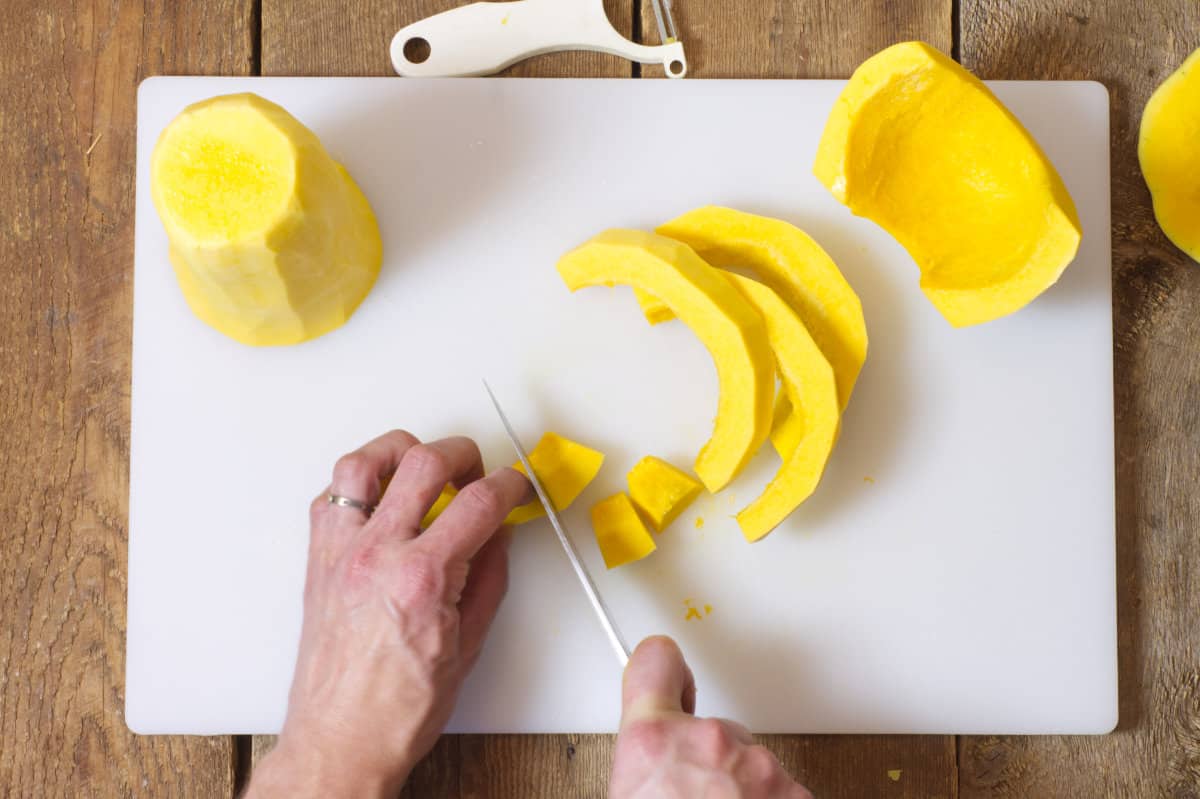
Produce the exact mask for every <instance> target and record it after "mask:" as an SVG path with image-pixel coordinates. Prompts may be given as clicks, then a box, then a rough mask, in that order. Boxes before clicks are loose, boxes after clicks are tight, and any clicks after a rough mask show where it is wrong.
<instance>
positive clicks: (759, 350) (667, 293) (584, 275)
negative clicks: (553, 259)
mask: <svg viewBox="0 0 1200 799" xmlns="http://www.w3.org/2000/svg"><path fill="white" fill-rule="evenodd" d="M558 271H559V274H560V275H561V276H562V278H563V281H564V282H565V283H566V284H567V288H569V289H571V290H572V291H575V290H577V289H580V288H584V287H586V286H596V285H609V286H611V285H615V284H627V285H631V286H633V287H634V288H639V289H642V290H643V291H645V292H647V293H649V294H651V295H653V296H655V297H658V298H659V299H661V300H662V301H663V302H664V303H666V305H667V307H669V308H670V309H671V312H672V313H673V314H675V316H677V317H679V319H680V320H681V321H682V322H683V323H684V324H686V325H687V326H688V327H689V328H690V329H691V330H692V331H693V332H694V333H695V334H696V336H697V337H698V338H699V339H700V340H701V341H702V342H703V343H704V346H705V347H707V348H708V351H709V353H710V354H711V355H712V358H713V361H714V363H715V364H716V369H717V379H718V382H719V384H720V396H719V400H718V406H717V416H716V421H715V423H714V425H713V433H712V438H710V439H709V441H708V443H707V444H705V445H704V448H703V449H701V450H700V454H699V455H698V456H697V458H696V463H695V467H694V468H695V471H696V474H697V475H698V476H699V477H700V480H701V481H702V482H703V483H704V485H705V487H707V488H708V490H709V491H712V492H714V493H715V492H716V491H719V490H720V489H722V488H724V487H725V486H726V485H727V484H728V483H729V482H730V481H731V480H733V478H734V477H735V476H737V474H738V473H739V472H740V471H741V470H742V468H743V467H744V466H745V465H746V463H747V462H749V460H750V458H751V457H753V456H754V453H755V451H757V449H758V447H759V445H761V444H762V443H763V441H765V440H766V437H767V435H768V433H769V432H770V429H771V401H772V398H773V397H774V394H775V367H774V362H773V359H772V356H771V347H770V344H769V343H768V341H767V330H766V327H765V326H764V323H763V320H762V318H761V317H760V316H759V314H758V312H757V311H755V310H754V308H753V307H752V306H751V305H750V303H748V302H747V301H746V299H745V298H744V297H743V296H742V295H741V293H740V292H739V291H738V290H737V289H736V288H734V286H733V284H732V283H730V282H729V281H728V280H727V279H726V278H725V276H724V274H723V273H722V272H721V271H719V270H717V269H714V268H713V267H711V266H709V265H708V264H707V263H705V262H704V260H702V259H701V258H700V257H699V256H698V255H696V253H695V252H693V251H692V249H691V248H690V247H688V246H687V245H686V244H683V243H681V242H678V241H675V240H674V239H669V238H666V237H665V236H659V235H656V234H654V233H646V232H644V231H640V230H609V231H606V232H604V233H601V234H600V235H598V236H596V237H595V238H593V239H591V240H590V241H588V242H586V243H585V244H583V245H582V246H580V247H578V248H577V249H575V250H572V251H571V252H569V253H567V254H566V255H564V256H563V257H562V259H560V260H559V262H558Z"/></svg>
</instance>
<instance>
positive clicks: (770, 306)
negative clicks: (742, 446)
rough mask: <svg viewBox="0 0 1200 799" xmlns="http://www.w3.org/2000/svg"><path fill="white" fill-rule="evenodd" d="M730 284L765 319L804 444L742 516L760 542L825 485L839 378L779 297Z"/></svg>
mask: <svg viewBox="0 0 1200 799" xmlns="http://www.w3.org/2000/svg"><path fill="white" fill-rule="evenodd" d="M729 279H730V281H731V282H732V283H733V284H734V285H735V286H737V287H738V289H739V290H740V291H741V292H742V293H743V294H744V295H745V297H746V299H748V300H749V301H750V303H751V304H752V305H754V307H755V308H757V309H758V311H759V313H760V314H762V318H763V320H764V321H765V322H766V325H767V337H768V339H769V340H770V342H771V349H772V350H773V351H774V353H775V362H776V365H777V367H778V369H779V377H780V379H781V380H782V382H783V387H784V390H785V391H786V392H787V395H788V399H789V400H790V402H791V406H792V416H795V417H799V418H800V419H801V420H802V421H801V422H800V425H801V429H802V434H801V436H800V440H799V443H798V444H796V446H795V448H794V449H793V450H792V451H791V452H790V453H788V455H787V457H785V458H784V460H783V465H782V466H781V467H779V471H778V472H777V473H776V474H775V477H774V479H772V480H771V482H770V483H768V484H767V487H766V489H765V490H764V491H763V493H762V494H761V495H760V496H759V498H758V499H756V500H754V502H752V503H750V504H749V505H747V506H746V507H745V508H743V509H742V510H741V512H739V513H738V515H737V521H738V526H739V527H741V528H742V535H744V536H745V537H746V540H747V541H757V540H759V539H760V538H762V537H763V536H765V535H766V534H767V533H769V532H771V530H773V529H774V528H775V527H776V526H777V525H778V524H779V523H780V522H782V521H783V520H784V519H785V518H786V517H787V515H788V514H789V513H791V512H792V511H794V510H795V509H796V508H797V507H798V506H799V505H800V503H801V502H803V501H804V500H806V499H808V497H809V496H810V495H811V494H812V492H813V491H814V490H815V489H816V487H817V483H818V482H820V480H821V475H822V474H823V473H824V471H825V463H826V461H827V460H828V459H829V453H830V452H832V450H833V445H834V442H835V441H836V440H837V432H838V422H839V419H840V411H839V408H838V395H837V379H836V377H835V375H834V372H833V367H832V366H830V365H829V361H827V360H825V356H824V355H823V354H822V353H821V350H820V348H819V347H817V344H816V342H815V341H814V340H813V337H812V336H811V335H810V334H809V332H808V329H807V328H806V327H805V326H804V323H803V322H801V321H800V317H799V316H798V315H797V314H796V312H795V311H793V310H792V309H791V308H790V307H789V306H788V304H787V303H786V302H784V301H783V300H782V299H781V298H780V297H779V295H778V294H776V293H775V292H774V291H772V290H771V289H770V288H768V287H767V286H765V285H763V284H762V283H758V282H756V281H754V280H751V279H750V278H748V277H742V276H741V275H736V274H730V275H729Z"/></svg>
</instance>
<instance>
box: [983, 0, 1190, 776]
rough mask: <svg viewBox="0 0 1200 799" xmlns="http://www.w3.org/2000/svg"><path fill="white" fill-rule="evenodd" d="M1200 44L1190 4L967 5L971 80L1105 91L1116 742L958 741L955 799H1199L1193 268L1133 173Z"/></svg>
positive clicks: (1050, 0)
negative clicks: (1167, 92) (1144, 137)
mask: <svg viewBox="0 0 1200 799" xmlns="http://www.w3.org/2000/svg"><path fill="white" fill-rule="evenodd" d="M1197 46H1200V5H1198V4H1197V3H1195V2H1194V1H1193V0H1153V2H1151V1H1150V0H1147V2H1142V3H1100V2H1078V1H1077V0H1036V2H1034V1H1032V0H1031V1H1030V2H1026V3H1023V4H1021V6H1020V7H1016V6H1014V5H1013V4H1011V3H1008V2H1005V0H962V43H961V47H962V59H963V63H964V64H966V65H967V66H968V67H970V68H971V69H973V70H975V71H976V72H978V73H979V74H980V75H981V76H982V77H985V78H1065V79H1083V78H1085V79H1092V80H1099V81H1103V82H1104V83H1105V84H1106V85H1107V86H1108V89H1109V91H1110V92H1111V94H1112V125H1113V133H1112V147H1113V154H1112V180H1113V183H1112V187H1113V199H1112V209H1113V237H1114V240H1113V288H1114V295H1115V296H1114V300H1113V307H1114V312H1115V319H1114V326H1115V336H1116V344H1115V347H1116V350H1115V357H1116V364H1115V380H1116V416H1117V421H1116V425H1117V453H1116V461H1117V569H1118V584H1117V593H1118V604H1119V612H1118V621H1119V626H1120V632H1119V646H1120V678H1121V688H1120V706H1121V721H1120V725H1119V728H1118V731H1117V732H1116V733H1115V734H1113V735H1110V736H1107V737H1099V738H1058V737H1054V738H1002V739H1001V738H963V739H962V740H961V742H960V748H961V751H960V768H961V774H962V794H961V795H962V796H964V797H989V798H991V799H998V798H999V797H1028V796H1037V797H1046V799H1053V797H1081V796H1173V797H1196V796H1200V625H1198V624H1197V621H1196V620H1197V619H1198V618H1200V593H1198V592H1197V591H1196V588H1195V587H1196V585H1197V584H1198V582H1197V581H1198V580H1200V567H1198V566H1197V564H1198V563H1200V538H1197V536H1196V530H1197V529H1200V495H1198V494H1197V492H1196V490H1195V486H1196V477H1197V475H1198V474H1200V446H1198V444H1197V438H1196V433H1197V416H1196V410H1197V408H1200V360H1197V358H1196V357H1195V353H1196V352H1197V351H1198V350H1200V321H1198V317H1197V315H1196V310H1195V309H1196V307H1197V305H1198V304H1200V268H1197V265H1196V264H1195V263H1193V262H1192V261H1191V260H1189V259H1188V258H1187V257H1186V256H1184V255H1183V253H1181V252H1180V251H1179V250H1177V249H1175V248H1174V247H1173V246H1172V245H1171V244H1170V242H1169V241H1167V239H1166V238H1165V236H1164V235H1163V234H1162V231H1161V230H1159V228H1158V226H1157V224H1156V223H1155V220H1154V215H1153V211H1152V208H1151V204H1150V196H1149V192H1148V190H1147V189H1146V186H1145V184H1144V182H1143V180H1142V176H1141V172H1140V170H1139V168H1138V163H1137V134H1138V125H1139V124H1140V119H1141V112H1142V108H1143V106H1144V105H1145V103H1146V100H1147V99H1148V98H1149V96H1150V93H1151V92H1152V91H1153V89H1154V88H1155V86H1156V85H1157V84H1158V83H1159V82H1161V81H1162V80H1163V79H1164V78H1165V77H1166V76H1167V75H1168V74H1170V72H1171V71H1173V70H1174V69H1175V68H1176V67H1177V66H1178V65H1179V64H1180V62H1182V61H1183V59H1184V57H1185V56H1186V55H1187V54H1188V53H1189V52H1190V51H1191V50H1192V49H1193V48H1195V47H1197ZM1063 123H1064V124H1070V120H1063Z"/></svg>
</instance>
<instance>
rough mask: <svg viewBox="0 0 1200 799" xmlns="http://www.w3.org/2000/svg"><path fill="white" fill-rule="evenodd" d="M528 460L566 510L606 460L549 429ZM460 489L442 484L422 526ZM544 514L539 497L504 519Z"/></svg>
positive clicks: (528, 518)
mask: <svg viewBox="0 0 1200 799" xmlns="http://www.w3.org/2000/svg"><path fill="white" fill-rule="evenodd" d="M529 463H530V464H531V465H532V466H533V471H534V473H535V474H537V476H538V480H539V481H541V484H542V488H544V489H546V493H547V494H548V495H549V496H550V501H551V502H553V503H554V509H555V510H559V511H563V510H566V509H567V508H568V507H570V505H571V503H572V502H574V501H575V500H576V499H577V498H578V497H579V495H580V494H582V493H583V489H585V488H587V487H588V484H589V483H591V482H592V480H594V479H595V478H596V475H597V474H599V473H600V466H601V464H603V463H604V453H602V452H598V451H597V450H594V449H592V448H591V447H585V446H584V445H583V444H580V443H578V442H576V441H572V440H571V439H569V438H566V437H565V436H560V435H559V434H558V433H546V434H544V435H543V436H542V439H541V440H540V441H538V443H537V446H535V447H534V448H533V449H532V450H530V452H529ZM512 468H514V469H516V470H517V471H519V472H521V473H522V474H524V472H525V467H524V466H522V465H521V464H520V463H519V462H518V463H514V464H513V466H512ZM457 493H458V492H457V491H455V489H454V486H449V485H448V486H446V487H445V488H443V489H442V493H441V495H440V496H439V497H438V498H437V502H435V503H434V505H433V507H432V508H430V509H429V512H428V513H427V514H425V520H424V521H423V522H421V526H422V527H428V526H429V525H431V524H433V521H434V519H436V518H437V517H438V516H440V515H441V513H442V511H444V510H445V509H446V506H447V505H449V504H450V500H452V499H454V496H455V494H457ZM545 515H546V509H545V508H543V507H542V503H541V502H540V501H539V500H536V499H535V500H533V501H532V502H528V503H526V504H524V505H521V506H520V507H518V508H514V509H513V511H512V512H511V513H509V514H508V516H507V517H505V519H504V523H505V524H524V523H525V522H529V521H533V520H534V519H538V518H541V517H542V516H545Z"/></svg>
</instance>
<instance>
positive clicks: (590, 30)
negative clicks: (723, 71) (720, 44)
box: [391, 0, 687, 78]
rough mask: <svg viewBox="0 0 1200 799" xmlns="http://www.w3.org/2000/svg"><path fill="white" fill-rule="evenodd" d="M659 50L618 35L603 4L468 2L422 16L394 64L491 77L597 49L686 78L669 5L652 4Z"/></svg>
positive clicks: (424, 73) (399, 44) (396, 48)
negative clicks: (540, 59) (539, 58)
mask: <svg viewBox="0 0 1200 799" xmlns="http://www.w3.org/2000/svg"><path fill="white" fill-rule="evenodd" d="M651 2H652V4H653V6H654V18H655V20H656V21H657V23H658V35H659V39H660V41H661V42H662V43H661V44H659V45H644V44H638V43H636V42H631V41H629V40H628V39H626V38H625V37H624V36H622V35H621V34H620V33H618V32H617V30H616V28H614V27H613V26H612V23H611V22H610V21H609V19H608V15H607V14H605V12H604V2H603V0H512V2H506V3H494V2H493V3H486V2H481V3H472V4H470V5H466V6H460V7H459V8H452V9H450V10H449V11H443V12H442V13H441V14H435V15H434V16H432V17H426V18H425V19H423V20H420V21H419V22H414V23H413V24H412V25H408V26H407V27H404V28H401V29H400V31H399V32H397V33H396V35H395V36H394V37H392V44H391V58H392V66H393V67H394V68H395V70H396V72H397V74H400V75H403V76H405V77H466V76H471V75H490V74H493V73H495V72H499V71H500V70H502V69H504V68H505V67H507V66H510V65H512V64H515V63H516V62H518V61H522V60H524V59H526V58H529V57H531V56H535V55H541V54H542V53H554V52H558V51H561V50H595V51H598V52H601V53H610V54H612V55H616V56H621V57H622V58H627V59H629V60H630V61H636V62H638V63H641V64H662V65H663V69H664V70H665V71H666V74H667V77H669V78H682V77H683V76H684V75H686V74H687V57H686V56H685V55H684V52H683V43H682V42H681V41H679V37H678V35H677V34H676V30H675V22H674V20H673V19H672V18H671V0H651Z"/></svg>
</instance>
